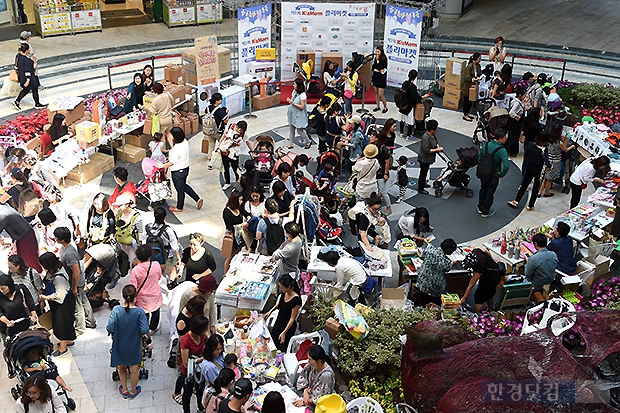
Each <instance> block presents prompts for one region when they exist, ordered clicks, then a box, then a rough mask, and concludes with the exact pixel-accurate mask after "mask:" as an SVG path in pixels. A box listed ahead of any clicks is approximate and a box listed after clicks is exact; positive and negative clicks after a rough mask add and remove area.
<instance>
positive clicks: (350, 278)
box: [319, 251, 368, 300]
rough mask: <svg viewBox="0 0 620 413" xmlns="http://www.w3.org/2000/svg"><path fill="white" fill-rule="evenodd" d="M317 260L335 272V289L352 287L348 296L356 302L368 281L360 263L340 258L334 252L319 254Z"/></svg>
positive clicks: (345, 257)
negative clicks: (320, 260)
mask: <svg viewBox="0 0 620 413" xmlns="http://www.w3.org/2000/svg"><path fill="white" fill-rule="evenodd" d="M319 258H320V259H322V260H323V261H325V262H326V263H327V264H329V266H330V267H333V268H334V269H335V270H336V287H337V288H341V289H343V288H345V286H346V285H347V283H350V284H351V285H352V286H353V287H354V288H351V289H350V291H349V294H350V295H351V298H353V299H354V300H356V299H357V298H358V297H359V296H360V294H361V293H362V291H361V290H362V288H363V287H364V284H366V281H367V280H368V273H367V272H366V269H365V268H364V266H363V265H362V263H360V262H359V261H357V260H355V259H353V258H351V257H347V256H343V257H341V256H340V254H338V253H337V252H336V251H329V252H326V253H325V254H321V255H320V256H319Z"/></svg>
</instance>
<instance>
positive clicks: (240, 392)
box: [233, 378, 254, 399]
mask: <svg viewBox="0 0 620 413" xmlns="http://www.w3.org/2000/svg"><path fill="white" fill-rule="evenodd" d="M253 391H254V389H253V387H252V382H251V381H250V380H248V379H246V378H242V379H239V380H237V382H236V383H235V387H234V389H233V394H234V396H235V399H243V398H244V397H245V396H247V395H250V394H252V392H253Z"/></svg>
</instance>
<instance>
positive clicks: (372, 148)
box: [364, 143, 379, 158]
mask: <svg viewBox="0 0 620 413" xmlns="http://www.w3.org/2000/svg"><path fill="white" fill-rule="evenodd" d="M378 153H379V149H378V148H377V145H374V144H372V143H371V144H368V145H366V147H365V148H364V156H365V157H366V158H374V157H375V156H377V154H378Z"/></svg>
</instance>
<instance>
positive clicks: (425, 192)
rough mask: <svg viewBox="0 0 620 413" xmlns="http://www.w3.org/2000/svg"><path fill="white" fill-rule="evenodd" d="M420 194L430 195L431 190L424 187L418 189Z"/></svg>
mask: <svg viewBox="0 0 620 413" xmlns="http://www.w3.org/2000/svg"><path fill="white" fill-rule="evenodd" d="M418 194H422V195H428V194H429V192H428V191H427V190H426V189H423V190H421V191H418Z"/></svg>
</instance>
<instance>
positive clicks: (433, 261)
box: [416, 238, 456, 306]
mask: <svg viewBox="0 0 620 413" xmlns="http://www.w3.org/2000/svg"><path fill="white" fill-rule="evenodd" d="M454 251H456V242H454V240H453V239H452V238H446V239H445V240H443V241H442V242H441V246H440V248H437V247H435V246H433V245H430V244H429V245H428V246H427V247H426V248H425V249H424V252H423V253H422V268H421V269H420V272H419V273H418V282H417V283H416V287H417V288H418V290H419V292H420V296H421V298H420V304H421V305H422V306H425V305H426V304H429V303H434V304H437V305H441V295H442V294H446V293H447V292H448V291H447V289H446V288H447V285H446V273H447V272H448V271H450V270H451V269H452V265H454V263H453V262H451V261H450V257H449V256H450V255H451V254H452V253H453V252H454Z"/></svg>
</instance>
